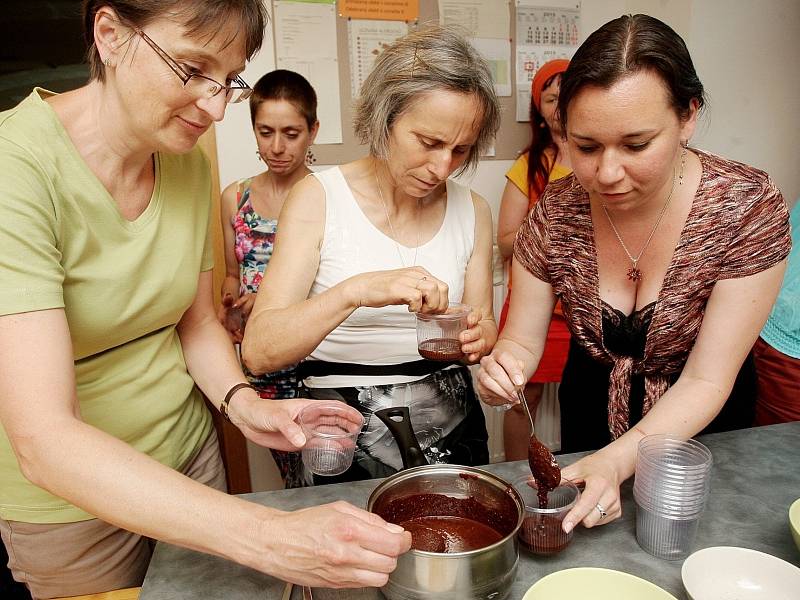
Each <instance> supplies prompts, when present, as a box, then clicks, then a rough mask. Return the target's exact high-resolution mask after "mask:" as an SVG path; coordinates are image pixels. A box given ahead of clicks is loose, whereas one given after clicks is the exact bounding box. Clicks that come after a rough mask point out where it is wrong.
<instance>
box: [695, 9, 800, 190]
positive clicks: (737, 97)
mask: <svg viewBox="0 0 800 600" xmlns="http://www.w3.org/2000/svg"><path fill="white" fill-rule="evenodd" d="M690 24H691V32H690V35H689V39H688V40H687V45H688V47H689V50H690V52H691V53H692V57H693V59H694V61H695V67H696V68H697V71H698V74H699V75H700V80H701V81H702V82H703V84H704V85H705V87H706V90H707V91H708V94H709V99H710V102H709V106H708V111H707V113H706V115H705V118H704V123H703V127H702V128H701V129H700V133H699V135H697V136H696V137H695V140H694V143H696V144H697V145H698V146H700V147H702V148H706V149H708V150H711V151H712V152H716V153H718V154H722V155H724V156H726V157H728V158H733V159H736V160H740V161H742V162H745V163H748V164H751V165H753V166H756V167H759V168H761V169H763V170H765V171H767V172H768V173H769V174H770V175H771V176H772V178H773V179H774V180H775V182H776V183H777V185H778V187H779V188H780V189H781V191H782V192H783V195H784V197H785V198H786V200H787V202H789V204H790V205H791V204H793V203H794V202H795V200H797V198H798V197H800V160H799V159H798V155H799V153H800V66H798V58H800V53H798V39H800V2H798V0H766V1H758V0H724V1H722V0H720V1H705V2H703V1H699V0H698V1H696V2H694V3H693V6H692V14H691V21H690Z"/></svg>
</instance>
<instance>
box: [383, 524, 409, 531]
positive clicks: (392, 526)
mask: <svg viewBox="0 0 800 600" xmlns="http://www.w3.org/2000/svg"><path fill="white" fill-rule="evenodd" d="M386 529H388V530H389V531H391V532H392V533H403V532H404V531H405V529H403V528H402V527H400V525H395V524H394V523H386Z"/></svg>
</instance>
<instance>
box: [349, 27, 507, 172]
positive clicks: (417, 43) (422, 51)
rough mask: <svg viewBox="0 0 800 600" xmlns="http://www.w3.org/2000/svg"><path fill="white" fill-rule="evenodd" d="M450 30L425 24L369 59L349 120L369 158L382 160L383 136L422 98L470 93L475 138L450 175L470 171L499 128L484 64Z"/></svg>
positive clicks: (386, 143)
mask: <svg viewBox="0 0 800 600" xmlns="http://www.w3.org/2000/svg"><path fill="white" fill-rule="evenodd" d="M466 35H468V34H467V32H466V31H464V30H462V29H461V28H459V27H456V26H452V25H436V24H428V25H425V26H422V27H420V28H419V29H417V30H416V31H412V32H411V33H409V34H407V35H404V36H403V37H401V38H398V39H397V40H395V41H394V43H393V44H392V45H391V46H389V47H388V48H386V49H385V50H384V51H383V52H381V53H380V54H379V55H378V57H377V58H376V59H375V66H374V68H373V69H372V72H371V73H370V74H369V76H368V77H367V78H366V80H364V83H363V84H362V86H361V95H360V97H359V99H358V102H357V103H356V107H355V117H354V119H353V122H354V128H355V133H356V136H357V137H358V139H359V140H360V141H361V143H362V144H369V151H370V154H371V155H372V156H374V157H377V158H386V157H387V154H388V148H389V131H390V130H391V128H392V126H393V125H394V123H395V121H397V119H399V118H400V116H401V115H402V114H403V113H404V112H405V111H406V110H408V108H409V107H410V106H411V105H412V104H413V103H414V102H415V101H417V100H418V99H419V98H420V97H422V96H423V95H425V94H427V93H430V92H437V91H442V90H446V91H450V92H456V93H460V94H474V95H475V97H476V98H477V100H478V103H479V104H480V107H481V112H482V117H483V119H482V120H481V123H480V129H479V131H478V139H477V141H476V142H475V144H474V145H473V146H472V147H471V148H470V150H469V156H468V158H467V160H466V161H465V162H464V164H463V165H462V166H461V167H460V168H459V169H458V170H457V171H456V175H458V174H461V173H464V172H465V171H467V170H468V169H471V168H474V167H475V166H476V165H477V164H478V160H479V159H480V156H481V154H483V152H484V151H485V150H486V149H487V148H489V146H491V144H492V142H493V140H494V136H495V133H496V132H497V129H498V128H499V127H500V105H499V103H498V101H497V95H496V94H495V91H494V84H493V83H492V74H491V71H490V69H489V65H488V64H487V63H486V60H485V59H484V58H483V57H482V56H481V55H480V54H479V53H478V51H477V50H475V48H474V47H473V46H472V44H470V43H469V41H468V39H467V37H466Z"/></svg>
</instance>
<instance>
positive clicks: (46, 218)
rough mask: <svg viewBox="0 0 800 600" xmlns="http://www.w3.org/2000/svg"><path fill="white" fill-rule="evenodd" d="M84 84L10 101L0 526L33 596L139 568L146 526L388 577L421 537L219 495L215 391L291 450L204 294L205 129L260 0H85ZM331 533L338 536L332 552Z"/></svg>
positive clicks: (1, 293)
mask: <svg viewBox="0 0 800 600" xmlns="http://www.w3.org/2000/svg"><path fill="white" fill-rule="evenodd" d="M84 15H85V24H86V37H87V42H88V44H89V46H90V51H89V62H90V68H91V77H90V81H89V82H88V83H87V85H85V86H84V87H81V88H79V89H77V90H74V91H71V92H67V93H64V94H60V95H55V94H52V93H50V92H47V91H45V90H42V89H38V88H37V89H35V90H34V91H33V93H32V94H31V95H30V96H29V97H28V98H26V99H25V100H23V101H22V102H21V103H20V104H19V105H17V106H16V107H15V108H13V109H11V110H9V111H6V112H3V113H0V189H1V190H2V195H1V196H0V247H2V248H3V251H2V253H0V280H2V282H3V285H2V286H0V422H2V427H1V428H0V481H1V482H2V485H0V533H1V534H2V538H3V542H4V544H5V546H6V547H7V549H8V551H9V552H8V554H9V556H10V557H11V559H10V561H9V563H10V564H9V567H10V569H11V571H12V573H13V574H14V577H15V578H16V579H17V580H19V581H22V582H24V583H25V584H26V585H27V586H28V588H29V590H30V591H31V594H32V595H33V597H34V598H52V597H60V596H72V595H78V594H87V593H95V592H102V591H106V590H112V589H117V588H124V587H129V586H137V585H140V584H141V582H142V579H143V576H144V573H145V570H146V568H147V564H148V561H149V557H150V553H151V549H152V539H161V540H165V541H168V542H170V543H174V544H179V545H183V546H186V547H189V548H192V549H195V550H198V551H204V552H208V553H211V554H215V555H219V556H222V557H225V558H227V559H230V560H234V561H237V562H239V563H241V564H244V565H246V566H249V567H252V568H254V569H257V570H260V571H263V572H266V573H271V574H275V575H278V576H280V577H281V578H282V579H285V580H287V581H293V582H297V583H303V584H308V585H321V586H327V587H346V586H365V585H366V586H376V585H382V584H384V583H385V582H386V580H387V573H388V572H390V571H391V570H392V569H393V568H394V566H395V557H396V556H397V555H398V554H399V553H401V552H404V551H405V550H407V549H408V547H409V546H410V541H411V540H410V535H409V534H407V533H405V532H403V531H402V530H401V529H399V528H398V527H396V526H392V525H387V524H386V523H384V522H383V521H382V520H380V519H378V518H377V517H375V516H374V515H370V514H368V513H366V512H365V511H362V510H360V509H357V508H355V507H352V506H350V505H347V504H344V503H337V504H334V505H329V506H325V507H315V508H311V509H307V510H304V511H302V512H297V513H287V512H283V511H276V510H273V509H270V508H268V507H264V506H259V505H256V504H252V503H248V502H245V501H243V500H240V499H237V498H234V497H231V496H228V495H226V494H224V493H223V492H222V491H220V490H223V489H224V486H225V482H224V471H223V467H222V464H221V460H220V455H219V450H218V447H217V440H216V437H215V435H214V429H213V426H212V422H211V415H210V413H209V411H208V410H207V409H206V407H205V404H204V401H203V395H205V396H206V397H207V398H208V399H209V400H210V402H211V403H212V404H213V405H214V406H216V407H218V408H219V410H220V411H221V412H222V413H223V414H224V415H225V416H226V417H227V418H228V419H229V420H230V421H232V422H233V423H234V424H235V425H237V426H238V427H239V428H240V429H241V430H242V432H243V433H244V435H245V436H246V437H247V438H249V439H250V440H253V441H254V442H257V443H260V444H263V445H267V446H271V447H275V448H278V449H284V450H292V449H297V448H298V447H300V446H302V444H303V443H304V441H305V440H304V436H303V434H302V432H301V430H300V428H299V426H298V425H297V424H296V423H295V421H294V419H295V418H296V416H297V414H298V412H299V410H300V409H301V408H302V407H303V406H305V405H306V404H307V403H308V401H306V400H299V399H294V400H285V401H275V402H263V401H260V399H259V397H258V395H257V394H256V392H255V390H254V389H252V387H250V385H249V384H248V383H247V382H246V379H245V377H244V375H243V373H242V370H241V367H240V365H239V363H238V360H237V358H236V355H235V353H234V350H233V347H232V345H231V343H230V340H229V338H228V336H227V334H226V331H225V329H224V328H223V327H222V325H221V324H220V323H219V321H218V319H217V316H216V314H215V311H214V308H213V303H212V298H211V288H212V283H211V268H212V265H213V256H212V247H211V242H210V237H209V235H208V223H209V221H210V215H209V210H210V207H211V202H210V193H211V183H210V180H211V175H210V172H209V168H208V164H207V162H206V160H205V158H204V157H203V155H202V154H201V152H200V151H199V149H197V148H196V147H195V146H196V144H197V141H198V138H199V137H200V135H201V134H203V133H204V132H205V131H206V130H207V129H208V128H209V127H210V126H211V124H212V123H213V122H214V121H218V120H220V119H221V118H222V117H223V114H224V112H225V106H226V103H227V102H236V101H239V100H243V99H245V98H247V97H248V95H249V94H250V90H249V88H248V87H247V84H245V83H244V81H242V79H241V78H240V77H239V73H240V72H241V71H242V70H243V69H244V65H245V61H246V59H247V58H248V57H250V56H252V54H253V53H254V52H255V51H256V50H257V49H258V48H259V46H260V45H261V40H262V34H263V28H264V24H265V19H266V16H265V14H264V12H263V7H262V3H261V2H260V0H224V1H223V0H194V1H191V0H161V1H159V2H153V1H150V0H85V2H84ZM320 548H325V549H327V551H325V552H321V551H320Z"/></svg>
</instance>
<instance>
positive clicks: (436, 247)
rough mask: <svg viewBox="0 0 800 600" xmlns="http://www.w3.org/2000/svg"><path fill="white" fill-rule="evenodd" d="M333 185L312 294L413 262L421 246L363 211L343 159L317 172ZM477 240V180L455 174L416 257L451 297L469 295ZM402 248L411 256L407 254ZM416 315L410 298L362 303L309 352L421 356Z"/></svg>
mask: <svg viewBox="0 0 800 600" xmlns="http://www.w3.org/2000/svg"><path fill="white" fill-rule="evenodd" d="M313 176H314V177H316V178H317V179H318V180H319V181H320V183H321V184H322V187H323V188H324V189H325V233H324V237H323V240H322V248H321V251H320V262H319V268H318V269H317V276H316V278H315V280H314V283H313V285H312V286H311V291H310V292H309V298H311V297H313V296H317V295H319V294H321V293H323V292H324V291H326V290H328V289H330V288H332V287H333V286H334V285H336V284H338V283H340V282H341V281H344V280H345V279H347V278H349V277H352V276H354V275H358V274H360V273H367V272H371V271H386V270H391V269H400V268H402V267H403V266H407V267H410V266H412V265H413V263H414V255H415V252H414V248H408V247H406V246H403V245H400V244H396V243H395V241H394V240H393V239H392V238H390V237H388V236H387V235H386V234H384V233H383V232H382V231H380V230H379V229H378V228H377V227H375V225H373V224H372V222H371V221H370V220H369V219H368V218H367V217H366V215H365V214H364V213H363V212H362V210H361V207H359V205H358V203H357V202H356V199H355V197H354V196H353V193H352V192H351V191H350V187H349V186H348V185H347V182H346V181H345V178H344V176H343V175H342V172H341V170H340V169H339V167H333V168H331V169H327V170H325V171H320V172H317V173H314V174H313ZM474 245H475V208H474V206H473V204H472V194H471V192H470V190H469V188H467V187H465V186H463V185H461V184H459V183H456V182H455V181H451V180H448V181H447V198H446V209H445V215H444V220H443V222H442V226H441V228H440V229H439V231H438V232H437V233H436V235H435V236H433V238H432V239H431V240H430V241H429V242H427V243H425V244H423V245H421V246H420V247H419V248H418V249H417V251H416V259H417V260H416V264H417V265H419V266H422V267H424V268H425V269H427V270H428V271H429V272H430V273H431V275H433V276H434V277H436V278H437V279H440V280H442V281H444V282H445V283H447V285H448V286H449V300H450V302H461V298H462V296H463V295H464V276H465V273H466V269H467V263H468V262H469V260H470V258H471V256H472V250H473V247H474ZM398 248H399V249H400V253H401V254H402V256H403V260H402V262H401V260H400V257H399V256H398ZM421 358H422V357H421V356H420V355H419V353H418V352H417V333H416V319H415V317H414V314H413V313H410V312H408V307H407V306H406V305H401V306H386V307H384V308H367V307H362V308H357V309H356V310H355V311H354V312H353V313H352V314H351V315H350V316H349V317H348V318H347V319H345V321H343V322H342V323H341V325H339V326H338V327H337V328H336V329H334V330H333V331H331V332H330V333H329V334H328V336H327V337H326V338H325V339H324V340H322V342H320V344H319V346H317V348H316V349H315V350H314V351H313V352H312V353H311V355H310V356H309V357H308V359H307V360H323V361H329V362H340V363H355V364H364V365H392V364H399V363H405V362H412V361H417V360H421ZM418 379H421V377H419V376H408V375H391V376H377V377H376V376H363V375H328V376H324V377H308V378H306V380H305V383H306V385H307V386H309V387H326V388H328V387H354V386H365V385H383V384H390V383H407V382H410V381H415V380H418Z"/></svg>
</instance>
